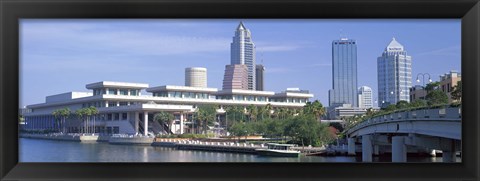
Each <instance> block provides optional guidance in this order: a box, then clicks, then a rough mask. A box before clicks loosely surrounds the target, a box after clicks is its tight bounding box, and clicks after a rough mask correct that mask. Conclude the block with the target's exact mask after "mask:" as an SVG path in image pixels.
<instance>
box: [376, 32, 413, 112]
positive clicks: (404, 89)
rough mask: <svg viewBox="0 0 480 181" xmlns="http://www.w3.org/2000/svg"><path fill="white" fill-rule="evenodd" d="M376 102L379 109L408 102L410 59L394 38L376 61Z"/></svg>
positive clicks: (410, 77)
mask: <svg viewBox="0 0 480 181" xmlns="http://www.w3.org/2000/svg"><path fill="white" fill-rule="evenodd" d="M377 71H378V72H377V77H378V101H379V105H380V107H386V106H388V105H390V104H397V102H398V101H401V100H403V101H407V102H410V90H409V88H410V87H411V86H412V57H410V56H408V55H407V52H406V51H405V50H404V47H403V45H401V44H400V43H398V42H397V40H395V38H393V39H392V41H391V42H390V43H389V44H388V46H387V47H386V48H385V51H383V53H382V56H381V57H378V59H377Z"/></svg>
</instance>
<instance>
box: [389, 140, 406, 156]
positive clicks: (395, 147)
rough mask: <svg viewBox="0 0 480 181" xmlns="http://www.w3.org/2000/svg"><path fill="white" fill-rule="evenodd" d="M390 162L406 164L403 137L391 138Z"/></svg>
mask: <svg viewBox="0 0 480 181" xmlns="http://www.w3.org/2000/svg"><path fill="white" fill-rule="evenodd" d="M392 162H407V146H406V145H405V137H404V136H394V137H392Z"/></svg>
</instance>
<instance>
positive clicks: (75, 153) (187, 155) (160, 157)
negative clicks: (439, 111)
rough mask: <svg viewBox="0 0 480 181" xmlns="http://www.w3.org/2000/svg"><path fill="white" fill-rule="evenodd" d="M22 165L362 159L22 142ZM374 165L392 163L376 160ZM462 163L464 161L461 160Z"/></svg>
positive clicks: (28, 140)
mask: <svg viewBox="0 0 480 181" xmlns="http://www.w3.org/2000/svg"><path fill="white" fill-rule="evenodd" d="M19 141H20V144H19V147H20V148H19V150H20V155H19V156H20V158H19V159H20V162H360V161H361V157H346V156H337V157H320V156H301V157H299V158H282V157H262V156H257V155H252V154H240V153H221V152H207V151H187V150H175V149H173V148H163V147H152V146H132V145H111V144H108V143H80V142H69V141H54V140H41V139H29V138H20V139H19ZM373 159H374V162H390V160H389V158H384V157H382V158H379V157H374V158H373ZM441 161H442V158H441V157H432V158H430V157H422V158H419V157H414V158H408V162H441ZM457 161H460V158H457Z"/></svg>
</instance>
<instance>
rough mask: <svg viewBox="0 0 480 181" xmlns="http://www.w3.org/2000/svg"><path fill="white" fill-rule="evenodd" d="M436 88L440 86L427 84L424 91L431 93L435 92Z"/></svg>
mask: <svg viewBox="0 0 480 181" xmlns="http://www.w3.org/2000/svg"><path fill="white" fill-rule="evenodd" d="M438 86H440V82H438V81H437V82H431V83H428V84H427V86H425V90H426V91H427V93H428V92H431V91H433V90H437V89H438Z"/></svg>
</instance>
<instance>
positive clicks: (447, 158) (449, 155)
mask: <svg viewBox="0 0 480 181" xmlns="http://www.w3.org/2000/svg"><path fill="white" fill-rule="evenodd" d="M442 160H443V162H454V161H455V152H454V151H443V150H442Z"/></svg>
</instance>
